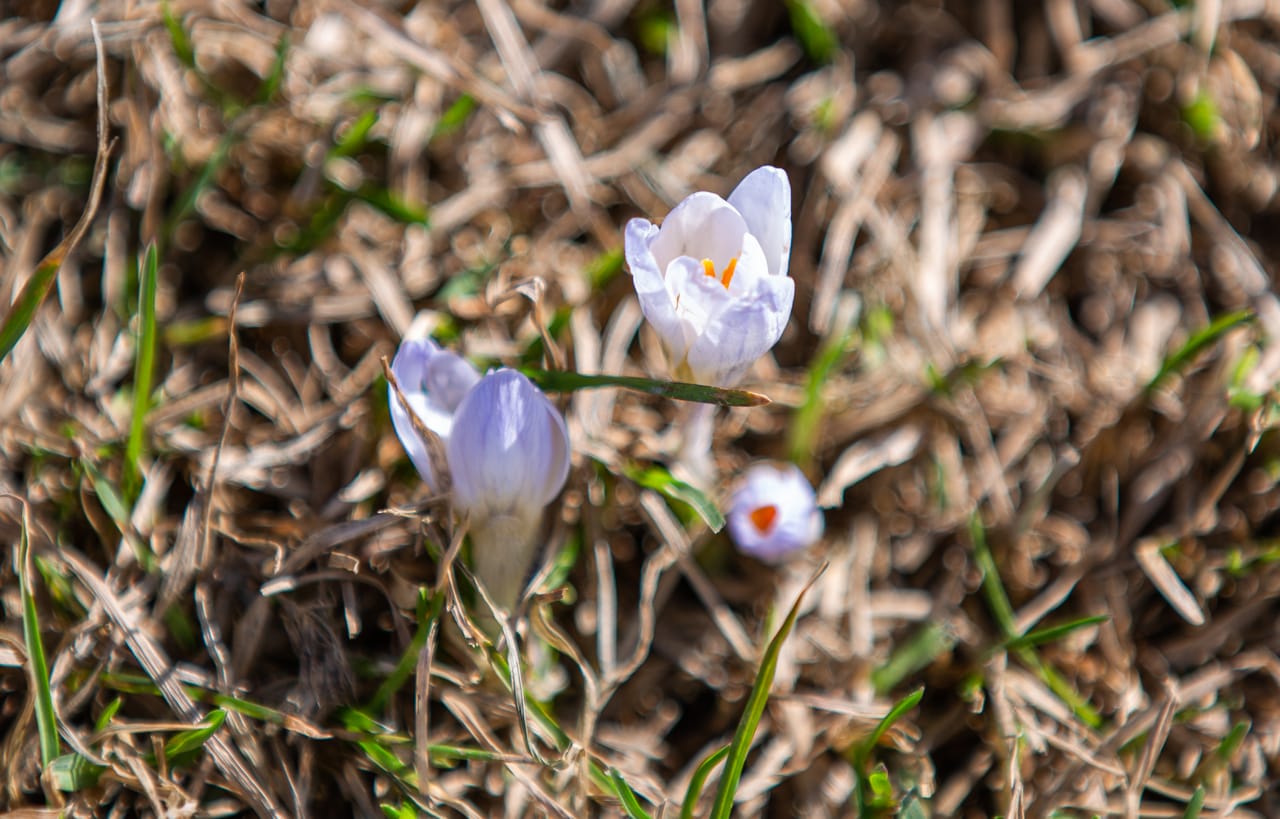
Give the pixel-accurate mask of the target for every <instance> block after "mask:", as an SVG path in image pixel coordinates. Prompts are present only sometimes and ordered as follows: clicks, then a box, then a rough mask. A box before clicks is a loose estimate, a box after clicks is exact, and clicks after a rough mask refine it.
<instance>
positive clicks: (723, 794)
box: [710, 563, 827, 819]
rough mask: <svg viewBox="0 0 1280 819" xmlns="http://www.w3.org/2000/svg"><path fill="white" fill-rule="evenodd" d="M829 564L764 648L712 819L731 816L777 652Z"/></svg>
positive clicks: (798, 597) (803, 591) (811, 581)
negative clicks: (808, 595)
mask: <svg viewBox="0 0 1280 819" xmlns="http://www.w3.org/2000/svg"><path fill="white" fill-rule="evenodd" d="M826 568H827V566H826V564H825V563H824V564H823V565H822V567H821V568H820V569H818V571H816V572H814V575H813V577H811V578H809V582H808V583H806V584H805V585H804V588H803V589H801V590H800V593H799V594H798V595H796V602H795V603H793V604H792V605H791V611H789V612H787V618H786V619H785V620H783V621H782V625H781V626H779V627H778V632H777V633H776V634H775V635H773V639H772V640H770V641H769V645H768V647H767V648H765V651H764V656H763V657H761V658H760V671H759V672H758V673H757V674H756V681H755V684H754V685H753V686H751V695H750V696H749V697H748V698H747V706H746V708H745V709H743V712H742V719H741V720H740V721H739V722H738V730H737V731H735V732H734V735H733V740H732V741H731V742H730V743H729V751H728V754H727V755H726V757H725V762H724V772H723V773H722V774H721V775H720V786H719V787H718V788H717V789H716V799H715V802H714V803H713V804H712V806H711V814H710V816H711V817H712V819H729V817H730V816H732V815H733V798H734V795H735V794H736V793H737V792H738V783H739V782H740V781H742V769H743V768H744V767H745V766H746V764H747V752H748V751H750V750H751V741H752V740H753V739H754V738H755V735H756V728H757V727H759V725H760V718H761V717H763V716H764V706H765V703H767V702H768V701H769V689H770V688H772V687H773V675H774V674H775V673H777V670H778V655H779V654H781V652H782V644H783V643H784V642H786V639H787V636H788V635H789V634H791V629H792V628H794V627H795V624H796V618H797V617H799V616H800V603H801V602H802V601H803V600H804V596H805V594H806V593H807V592H808V591H809V589H811V588H813V584H814V583H815V582H817V580H818V578H819V577H821V576H822V573H823V572H824V571H826Z"/></svg>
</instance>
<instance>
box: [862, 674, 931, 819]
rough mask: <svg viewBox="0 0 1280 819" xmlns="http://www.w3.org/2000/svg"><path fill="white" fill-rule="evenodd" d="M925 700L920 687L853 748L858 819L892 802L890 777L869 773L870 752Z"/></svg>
mask: <svg viewBox="0 0 1280 819" xmlns="http://www.w3.org/2000/svg"><path fill="white" fill-rule="evenodd" d="M923 697H924V688H923V687H921V688H917V689H916V690H915V691H912V692H911V693H910V694H908V695H907V696H905V697H903V698H902V699H900V700H898V701H897V702H896V703H894V705H893V707H892V708H890V709H889V713H887V714H885V715H884V717H883V718H881V720H880V722H878V723H877V724H876V727H875V730H874V731H872V732H871V735H870V736H868V737H867V738H866V740H864V741H863V742H862V743H861V744H859V745H858V746H857V747H856V748H855V749H854V751H853V760H852V762H853V767H854V773H855V775H856V776H857V779H856V780H854V789H853V799H854V803H855V805H856V806H857V810H858V815H859V816H866V815H868V809H869V808H872V809H873V808H875V806H877V805H882V804H884V803H886V802H889V801H892V797H893V785H892V783H891V782H890V781H889V779H888V774H887V773H886V772H885V771H883V770H877V771H868V770H867V762H868V761H869V760H870V759H871V753H872V752H873V751H874V750H875V749H876V746H877V745H879V744H880V740H881V739H882V738H883V737H884V735H885V732H887V731H888V730H889V729H890V728H891V727H893V724H894V723H895V722H897V721H898V720H900V719H902V716H903V715H904V714H906V713H907V712H908V711H910V710H911V709H913V708H915V707H916V706H917V705H919V704H920V700H921V699H922V698H923ZM877 767H879V766H877ZM868 794H870V795H871V797H872V798H871V799H870V800H868V799H867V795H868Z"/></svg>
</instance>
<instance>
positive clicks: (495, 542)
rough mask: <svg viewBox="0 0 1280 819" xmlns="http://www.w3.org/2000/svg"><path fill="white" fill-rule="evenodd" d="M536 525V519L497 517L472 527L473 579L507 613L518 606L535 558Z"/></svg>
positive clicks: (477, 522) (537, 522)
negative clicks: (480, 584) (474, 576)
mask: <svg viewBox="0 0 1280 819" xmlns="http://www.w3.org/2000/svg"><path fill="white" fill-rule="evenodd" d="M539 517H540V516H539ZM539 523H540V520H539V519H536V518H535V519H534V520H528V519H526V518H523V517H520V516H517V515H497V516H495V517H492V518H489V519H488V520H482V521H473V522H472V524H471V563H472V567H473V568H474V570H475V573H476V577H477V578H479V579H480V582H481V583H483V584H484V587H485V590H486V591H487V592H488V593H489V598H490V599H491V600H492V601H493V602H494V604H496V605H497V606H498V607H499V608H501V609H503V610H505V611H507V612H510V611H512V610H513V609H514V608H515V607H516V604H517V603H519V602H520V593H521V592H523V591H524V584H525V579H526V578H527V577H528V576H529V569H530V567H531V566H532V565H533V559H534V558H535V557H536V556H537V552H538V548H537V547H538V530H539V528H540V527H539V525H538V524H539ZM483 619H488V618H483ZM482 624H483V620H482Z"/></svg>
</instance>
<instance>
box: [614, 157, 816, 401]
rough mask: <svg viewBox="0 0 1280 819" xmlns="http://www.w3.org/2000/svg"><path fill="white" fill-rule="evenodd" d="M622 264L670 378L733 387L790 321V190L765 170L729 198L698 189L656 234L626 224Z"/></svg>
mask: <svg viewBox="0 0 1280 819" xmlns="http://www.w3.org/2000/svg"><path fill="white" fill-rule="evenodd" d="M624 247H625V251H626V258H627V266H628V267H629V268H630V269H631V276H632V279H633V280H634V282H635V287H636V295H637V296H638V297H639V299H640V307H641V309H642V310H643V311H644V315H645V318H647V319H648V320H649V323H650V324H652V325H653V327H654V329H655V330H657V332H658V335H659V336H660V337H661V338H662V342H663V345H664V346H665V347H666V350H667V355H668V358H669V360H670V364H671V370H672V375H673V377H675V378H677V379H680V380H690V381H696V382H698V383H702V384H711V385H715V386H721V387H732V386H735V385H736V384H737V383H738V382H739V381H741V380H742V377H743V376H744V375H745V374H746V372H747V370H748V369H749V368H750V367H751V365H752V364H754V363H755V361H756V360H757V359H759V358H760V357H761V356H762V355H764V354H765V353H767V352H768V351H769V350H771V349H772V348H773V345H774V344H776V343H777V342H778V339H779V338H781V337H782V331H783V330H784V329H785V328H786V326H787V321H788V320H789V319H790V317H791V303H792V300H793V299H794V297H795V282H793V281H792V280H791V278H790V277H788V276H787V265H788V262H789V260H790V257H791V185H790V183H789V182H788V181H787V175H786V174H785V173H784V172H783V171H781V170H780V169H778V168H774V167H770V166H768V165H766V166H764V167H762V168H757V169H756V170H754V171H752V172H751V173H750V174H748V175H747V177H746V178H745V179H743V180H742V182H741V183H740V184H739V185H738V187H737V188H736V189H734V191H733V193H731V194H729V199H728V201H725V200H724V199H721V198H720V197H719V196H717V195H715V194H714V193H707V192H703V191H700V192H698V193H694V194H692V195H690V196H689V197H687V198H686V199H684V201H682V202H680V203H679V204H678V205H676V206H675V208H673V209H672V211H671V212H670V213H669V214H667V218H666V219H665V220H663V222H662V226H661V227H658V226H657V225H654V224H653V223H651V222H649V221H648V220H647V219H632V220H631V221H630V222H628V223H627V229H626V235H625V239H624Z"/></svg>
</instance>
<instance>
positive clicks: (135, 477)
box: [121, 242, 160, 501]
mask: <svg viewBox="0 0 1280 819" xmlns="http://www.w3.org/2000/svg"><path fill="white" fill-rule="evenodd" d="M159 267H160V261H159V257H158V255H157V253H156V245H155V242H152V243H151V244H149V245H147V250H146V252H145V253H144V254H143V261H142V265H141V267H140V268H139V270H138V316H137V320H138V342H137V349H136V351H135V354H134V360H133V417H132V418H131V419H130V422H129V439H128V441H127V442H126V443H125V449H124V478H123V480H122V481H121V484H122V486H121V488H122V489H123V491H124V496H125V498H127V499H128V500H130V501H132V500H133V499H135V498H137V497H138V491H139V490H140V489H141V483H142V478H141V476H142V457H143V455H144V453H145V447H146V436H147V413H148V412H150V411H151V382H152V380H153V378H154V377H155V365H156V338H157V332H156V279H157V273H158V271H159Z"/></svg>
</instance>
